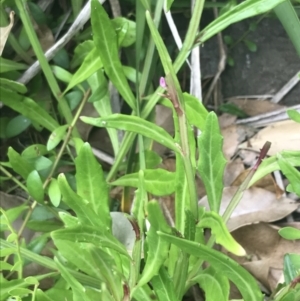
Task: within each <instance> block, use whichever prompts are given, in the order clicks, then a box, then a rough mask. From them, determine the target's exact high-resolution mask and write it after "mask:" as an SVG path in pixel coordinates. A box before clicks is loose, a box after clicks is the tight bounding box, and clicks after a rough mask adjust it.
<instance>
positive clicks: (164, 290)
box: [151, 266, 221, 301]
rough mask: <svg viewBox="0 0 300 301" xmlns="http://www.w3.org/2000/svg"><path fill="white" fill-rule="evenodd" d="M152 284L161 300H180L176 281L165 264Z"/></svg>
mask: <svg viewBox="0 0 300 301" xmlns="http://www.w3.org/2000/svg"><path fill="white" fill-rule="evenodd" d="M151 284H152V286H153V290H154V291H155V292H156V295H157V297H158V299H159V300H164V301H177V300H179V299H178V298H177V297H176V293H175V290H174V283H173V281H172V279H171V277H170V276H169V274H168V272H167V270H166V268H165V267H164V266H162V267H161V268H160V270H159V273H158V275H157V276H154V277H153V278H152V280H151ZM220 301H221V300H220Z"/></svg>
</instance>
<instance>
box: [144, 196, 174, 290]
mask: <svg viewBox="0 0 300 301" xmlns="http://www.w3.org/2000/svg"><path fill="white" fill-rule="evenodd" d="M147 210H148V219H149V222H150V224H151V227H150V230H149V231H148V232H147V238H146V242H147V244H148V256H147V260H146V265H145V267H144V270H143V273H142V276H141V278H140V281H139V282H138V286H139V287H140V286H143V285H145V284H146V283H148V282H149V281H150V280H151V279H152V277H153V276H155V275H157V274H158V271H159V269H160V267H161V266H162V264H163V263H164V261H165V260H166V259H167V256H168V251H169V243H168V242H167V241H165V240H164V239H162V238H161V237H160V236H158V235H157V234H156V231H157V230H162V231H164V232H167V233H171V228H170V227H169V226H168V224H167V222H166V220H165V218H164V216H163V214H162V211H161V209H160V206H159V204H158V202H157V201H150V202H149V203H148V206H147Z"/></svg>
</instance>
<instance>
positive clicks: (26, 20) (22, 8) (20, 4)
mask: <svg viewBox="0 0 300 301" xmlns="http://www.w3.org/2000/svg"><path fill="white" fill-rule="evenodd" d="M15 3H16V6H17V8H18V9H19V12H20V18H21V20H22V23H23V26H24V28H25V30H26V33H27V35H28V38H29V41H30V43H31V45H32V48H33V50H34V53H35V54H36V57H37V59H38V60H39V62H40V64H41V68H42V70H43V72H44V75H45V77H46V79H47V82H48V84H49V87H50V89H51V91H52V93H53V95H54V97H55V98H56V100H57V101H58V103H59V106H60V108H61V111H62V113H63V116H64V118H65V119H66V121H67V123H68V124H71V122H72V119H73V116H72V113H71V110H70V108H69V106H68V103H67V101H66V99H65V98H64V97H63V96H62V93H61V90H60V88H59V86H58V83H57V81H56V79H55V77H54V75H53V73H52V70H51V68H50V65H49V63H48V61H47V59H46V57H45V54H44V52H43V49H42V47H41V44H40V42H39V40H38V37H37V35H36V33H35V30H34V28H33V25H32V22H31V20H30V16H29V14H28V11H27V8H26V6H27V4H26V0H16V1H15ZM73 134H74V136H75V137H80V135H79V132H78V130H77V129H76V128H74V132H73Z"/></svg>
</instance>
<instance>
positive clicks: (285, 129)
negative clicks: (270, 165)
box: [239, 120, 300, 156]
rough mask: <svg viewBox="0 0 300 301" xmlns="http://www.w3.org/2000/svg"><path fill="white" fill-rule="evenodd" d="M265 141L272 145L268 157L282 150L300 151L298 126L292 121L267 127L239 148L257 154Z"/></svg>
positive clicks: (299, 125)
mask: <svg viewBox="0 0 300 301" xmlns="http://www.w3.org/2000/svg"><path fill="white" fill-rule="evenodd" d="M266 141H270V142H271V143H272V145H271V148H270V150H269V152H268V155H271V156H272V155H275V154H276V153H278V152H280V151H283V150H299V149H300V124H298V123H296V122H294V121H292V120H284V121H279V122H276V123H274V124H272V125H269V126H267V127H265V128H264V129H262V130H261V131H259V132H258V133H257V134H256V135H255V136H254V137H252V138H251V139H250V140H249V141H247V142H245V143H242V144H240V145H239V148H244V149H249V150H253V151H256V152H259V151H260V149H261V148H262V146H263V145H264V143H265V142H266Z"/></svg>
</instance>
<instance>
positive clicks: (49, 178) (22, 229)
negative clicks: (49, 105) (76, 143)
mask: <svg viewBox="0 0 300 301" xmlns="http://www.w3.org/2000/svg"><path fill="white" fill-rule="evenodd" d="M90 91H91V90H90V89H88V90H87V92H85V94H84V96H83V99H82V102H81V104H80V106H79V108H78V110H77V112H76V115H75V116H74V118H73V120H72V123H71V124H70V126H69V128H68V132H67V135H66V138H65V140H64V142H63V145H62V146H61V148H60V150H59V152H58V154H57V157H56V159H55V161H54V163H53V166H52V168H51V171H50V173H49V175H48V177H47V179H46V181H45V182H44V184H43V189H45V188H46V187H47V186H48V184H49V183H50V182H51V177H52V175H53V174H54V172H55V170H56V167H57V165H58V162H59V160H60V158H61V157H62V155H63V152H64V150H65V148H66V146H67V145H68V143H69V140H70V138H71V135H72V131H73V128H74V127H75V124H76V122H77V120H78V118H79V116H80V114H81V112H82V109H83V107H84V105H85V103H86V102H87V100H88V98H89V95H90ZM37 204H38V203H37V201H34V202H33V203H32V205H31V206H30V208H29V210H28V212H27V215H26V217H25V219H24V221H23V223H22V226H21V227H20V230H19V232H18V237H20V236H21V235H22V233H23V231H24V229H25V227H26V224H27V222H28V220H29V218H30V216H31V214H32V212H33V210H34V208H35V207H36V206H37Z"/></svg>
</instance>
